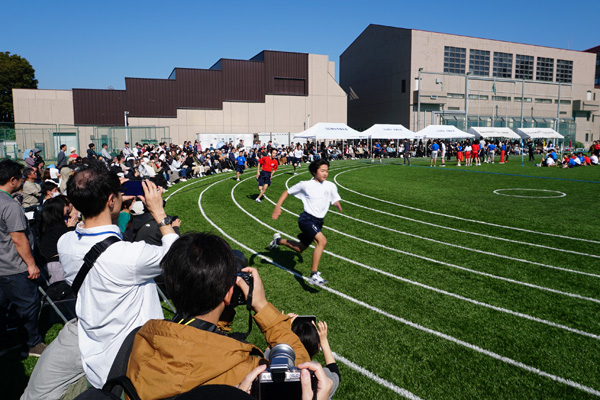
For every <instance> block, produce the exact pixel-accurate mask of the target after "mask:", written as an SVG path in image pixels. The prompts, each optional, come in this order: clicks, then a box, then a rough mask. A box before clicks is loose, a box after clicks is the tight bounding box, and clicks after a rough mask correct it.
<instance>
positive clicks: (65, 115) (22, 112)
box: [13, 89, 73, 124]
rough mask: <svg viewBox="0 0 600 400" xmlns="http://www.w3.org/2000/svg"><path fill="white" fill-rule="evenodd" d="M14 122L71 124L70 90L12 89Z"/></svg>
mask: <svg viewBox="0 0 600 400" xmlns="http://www.w3.org/2000/svg"><path fill="white" fill-rule="evenodd" d="M13 104H14V110H15V122H21V123H34V124H47V123H52V124H73V92H71V91H70V90H39V89H13Z"/></svg>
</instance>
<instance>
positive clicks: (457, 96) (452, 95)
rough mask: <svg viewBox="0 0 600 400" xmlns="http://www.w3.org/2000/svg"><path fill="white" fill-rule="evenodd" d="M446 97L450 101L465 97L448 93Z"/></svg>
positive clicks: (460, 94)
mask: <svg viewBox="0 0 600 400" xmlns="http://www.w3.org/2000/svg"><path fill="white" fill-rule="evenodd" d="M446 97H447V98H449V99H464V98H465V95H464V94H463V93H448V94H447V95H446Z"/></svg>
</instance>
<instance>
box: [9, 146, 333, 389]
mask: <svg viewBox="0 0 600 400" xmlns="http://www.w3.org/2000/svg"><path fill="white" fill-rule="evenodd" d="M300 148H302V151H303V153H304V152H305V153H304V154H303V156H302V161H304V160H306V161H309V160H311V159H314V158H316V157H323V156H325V157H330V156H331V155H330V154H329V153H328V152H327V149H326V148H325V149H324V152H317V151H316V147H315V146H314V145H305V146H300ZM273 149H277V148H276V147H275V146H273V145H272V144H271V143H269V144H267V145H265V146H262V145H260V144H258V143H257V144H255V145H253V146H250V147H246V146H244V144H243V141H240V143H239V144H237V145H235V146H234V145H233V144H232V143H229V144H227V145H223V146H221V147H220V148H213V146H210V147H209V148H208V149H202V148H201V146H200V145H199V143H197V142H196V143H193V144H192V142H185V143H184V144H183V145H181V146H175V145H169V144H167V143H160V144H158V145H149V144H143V145H141V144H138V143H136V144H135V145H134V146H133V147H130V146H129V143H127V142H125V145H124V147H123V148H122V150H121V151H120V152H119V154H116V155H111V154H110V153H109V152H108V150H107V146H106V145H103V146H102V149H101V150H100V152H97V150H96V148H95V146H94V145H93V144H90V145H89V146H88V149H87V152H86V155H85V157H81V156H79V155H77V154H76V150H75V149H70V150H71V151H70V154H69V155H67V147H66V146H64V145H63V146H61V151H60V153H59V155H58V158H57V162H56V164H55V165H52V166H50V167H49V168H45V166H44V164H45V163H44V160H42V159H41V157H40V156H39V152H34V151H32V152H31V154H28V157H26V158H25V162H26V166H27V167H26V168H23V165H22V164H20V163H17V162H14V161H11V160H5V161H2V162H0V164H1V165H0V189H1V190H2V192H1V193H0V211H2V213H1V215H2V217H1V218H2V220H1V221H0V235H1V236H2V240H1V241H0V242H1V243H3V246H4V248H3V249H2V250H3V251H4V252H5V254H7V255H8V256H7V257H3V258H2V260H1V261H0V300H1V301H0V307H1V308H0V314H1V315H2V320H1V321H0V334H2V333H5V332H6V321H5V319H4V317H5V316H6V315H9V314H11V313H13V314H15V316H14V320H15V321H17V324H18V325H19V328H20V334H19V338H18V340H21V341H22V344H21V345H20V346H22V347H21V348H20V349H21V350H22V354H23V356H27V355H30V356H36V357H40V359H39V361H38V363H37V364H36V367H35V369H34V370H33V373H32V374H31V377H30V380H29V384H28V386H27V388H26V390H25V392H24V393H23V395H22V397H21V398H22V399H23V400H26V399H40V398H43V399H59V398H63V396H65V394H67V395H69V396H70V395H72V394H77V393H80V392H82V391H84V390H85V389H86V388H87V387H88V386H90V387H92V388H95V389H101V388H102V387H103V386H104V385H105V384H106V382H107V381H108V380H109V379H110V378H115V377H116V376H114V373H115V371H116V373H117V375H119V372H120V375H122V376H118V377H119V378H120V379H124V377H127V378H128V379H130V380H131V382H133V385H134V388H135V390H137V391H138V392H139V394H140V395H142V398H161V396H163V395H164V397H171V396H175V395H177V394H180V393H185V392H188V391H190V390H192V389H194V388H195V387H197V386H199V385H227V386H233V387H236V388H238V389H241V391H240V393H242V394H243V393H244V392H245V393H250V392H251V391H252V390H254V389H251V387H252V386H253V385H252V382H253V381H254V380H255V379H254V378H256V377H257V376H259V375H261V374H262V373H263V372H264V370H265V365H267V364H268V362H267V360H268V358H265V355H264V354H263V351H264V350H265V349H259V348H257V347H256V346H254V345H252V344H249V343H246V342H245V341H243V340H239V339H238V337H237V336H235V335H229V333H230V331H231V325H232V316H233V315H235V311H233V305H231V301H232V300H231V299H232V295H233V291H234V288H236V289H239V290H241V292H242V293H243V297H244V299H245V300H246V302H248V303H249V306H248V309H249V310H252V312H253V313H254V316H253V318H254V321H255V323H256V324H257V325H258V327H259V328H260V330H261V331H262V332H263V333H264V335H265V339H266V342H267V344H268V346H269V348H272V347H273V346H275V345H277V344H284V343H285V344H287V345H289V346H291V348H292V349H293V352H294V353H295V362H293V363H292V365H291V367H293V366H294V365H295V366H296V367H297V368H299V371H301V372H302V373H301V381H302V382H301V383H302V385H301V387H302V391H303V392H304V393H305V395H306V394H307V393H309V392H310V393H313V392H314V395H315V398H318V399H327V398H330V396H331V395H333V392H335V389H336V388H337V385H339V371H338V369H337V366H336V365H335V361H334V360H333V356H332V353H331V350H330V349H329V344H328V342H327V328H326V325H325V324H324V323H323V322H319V324H318V325H313V326H309V327H306V326H305V327H304V330H305V331H308V332H309V334H308V335H306V334H305V335H304V336H307V337H308V336H311V335H312V340H313V342H314V338H315V337H316V338H320V339H317V341H318V342H319V343H320V344H321V347H322V349H323V352H324V357H325V361H326V363H327V367H326V368H325V369H323V367H322V366H320V365H318V364H317V363H311V362H310V359H311V358H312V356H314V353H315V351H314V349H313V348H311V349H310V350H307V348H306V347H305V346H309V341H307V340H308V339H306V338H305V337H304V336H302V335H299V334H296V333H295V331H294V330H292V320H293V318H294V316H288V315H285V314H282V313H281V312H279V311H278V310H277V309H276V308H275V307H274V306H273V305H272V304H271V303H269V302H268V301H267V300H266V295H265V289H264V287H263V285H262V282H261V279H260V276H259V274H258V271H256V269H254V268H249V267H246V268H244V269H243V270H242V271H244V272H245V273H247V274H249V275H251V276H252V278H253V279H252V281H253V284H252V285H250V286H249V285H248V284H247V283H246V281H244V280H242V279H240V278H239V277H238V272H239V271H238V269H239V266H238V264H239V263H238V261H236V259H235V257H234V255H233V252H232V249H231V248H230V247H229V245H228V244H227V243H226V242H225V241H224V240H223V239H221V238H220V237H218V236H215V235H211V234H197V233H188V234H186V235H183V236H181V237H180V235H179V225H180V223H181V221H180V220H179V218H178V217H177V216H169V215H167V214H166V213H165V211H164V201H163V199H162V193H163V192H164V191H166V190H168V188H169V187H170V186H171V185H172V184H173V183H176V182H179V181H185V180H186V179H191V178H194V177H200V176H204V175H210V174H218V173H221V172H224V171H228V170H233V169H234V168H235V165H236V162H237V161H238V158H239V157H244V153H247V154H248V158H247V164H246V165H245V166H248V167H250V166H252V165H257V160H258V158H259V157H261V156H263V155H264V154H267V153H268V151H269V150H273ZM34 150H35V149H34ZM277 150H278V153H279V152H281V157H282V158H287V157H286V153H284V152H285V151H287V149H283V148H279V149H277ZM36 153H37V154H36ZM296 155H298V153H296ZM244 158H245V157H244ZM29 159H31V160H29ZM51 170H52V171H51ZM132 181H140V182H141V187H142V191H143V193H141V194H136V195H125V194H124V193H123V190H124V188H125V185H126V182H129V183H131V182H132ZM209 278H210V279H209ZM157 281H159V282H163V281H164V284H165V287H166V292H167V294H168V297H169V298H170V299H171V300H172V301H173V303H174V305H175V307H176V309H177V313H176V315H175V317H174V318H173V319H169V320H166V319H165V318H164V314H163V309H162V306H161V303H160V301H159V296H158V290H157V285H156V282H157ZM54 285H62V286H60V287H61V288H62V287H65V286H66V287H68V288H70V290H71V291H72V292H73V294H70V293H71V292H68V293H67V295H66V297H64V298H63V299H64V300H69V299H72V302H71V306H72V309H73V313H74V315H76V317H75V318H73V319H71V320H69V321H68V322H67V323H66V324H65V326H64V327H63V329H62V330H61V331H60V333H59V335H58V337H57V338H56V339H55V340H54V341H52V343H50V344H49V345H48V346H46V344H44V342H43V340H42V337H41V335H40V334H39V326H38V324H39V321H38V318H39V314H40V313H39V311H40V306H41V304H42V302H41V296H40V291H39V290H38V288H39V287H43V288H44V289H46V290H48V289H49V288H51V287H52V286H54ZM49 292H50V291H48V293H49ZM75 295H76V297H75ZM48 300H50V301H51V299H48ZM8 305H10V306H8ZM159 328H160V329H159ZM311 329H312V331H311ZM150 336H152V338H151V337H150ZM161 337H162V339H161ZM13 340H14V338H13ZM9 342H10V338H7V337H6V335H2V342H1V344H2V346H3V347H6V345H7V344H8V343H9ZM156 343H163V344H164V346H166V345H167V343H168V344H169V346H173V347H170V348H167V347H164V346H163V345H162V344H161V345H160V346H158V347H157V348H153V346H155V344H156ZM194 343H195V344H194ZM210 343H213V344H219V343H221V344H224V345H225V346H226V347H227V348H229V350H227V351H223V352H217V351H216V350H215V348H214V347H212V346H211V345H210ZM13 344H14V343H13ZM313 344H314V343H313ZM148 346H150V347H148ZM187 346H191V347H189V348H188V347H187ZM313 347H314V346H313ZM267 350H268V349H267ZM161 351H165V352H166V354H169V357H167V358H171V357H172V358H171V359H172V363H171V364H170V365H168V366H166V365H164V366H162V367H165V368H166V369H165V371H169V372H168V373H166V374H165V373H161V374H160V375H161V376H160V377H159V378H157V377H155V376H154V375H153V374H154V372H153V371H154V369H153V368H152V367H150V368H149V366H150V365H152V363H156V362H158V363H159V364H160V363H161V362H164V358H162V357H158V359H157V358H153V357H152V356H149V353H148V352H151V353H154V354H160V352H161ZM123 352H125V353H123ZM156 352H158V353H156ZM122 354H126V357H125V359H124V360H123V358H122ZM190 354H196V355H197V357H191V358H190ZM268 354H269V353H268V351H267V357H268ZM120 357H121V358H120ZM207 357H208V358H207ZM207 360H210V363H207ZM211 363H212V365H214V367H210V368H209V367H208V365H209V364H211ZM162 367H161V368H162ZM308 372H311V373H312V378H311V374H308ZM111 373H112V375H111ZM181 377H185V384H175V385H174V384H172V382H177V381H180V378H181ZM155 378H157V379H155ZM150 382H152V384H150ZM180 382H181V381H180ZM215 387H218V386H215ZM85 393H86V394H87V395H89V393H91V391H87V392H85ZM219 393H221V392H219ZM222 393H225V392H222ZM228 393H229V392H228ZM73 397H74V396H73ZM73 397H71V398H73ZM307 398H308V397H307ZM310 398H312V396H310Z"/></svg>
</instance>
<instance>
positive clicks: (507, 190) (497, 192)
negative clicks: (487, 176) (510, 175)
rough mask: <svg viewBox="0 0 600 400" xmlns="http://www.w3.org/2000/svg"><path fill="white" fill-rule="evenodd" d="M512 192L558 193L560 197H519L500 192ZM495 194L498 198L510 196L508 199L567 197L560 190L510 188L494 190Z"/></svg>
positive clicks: (553, 197) (555, 197) (554, 197)
mask: <svg viewBox="0 0 600 400" xmlns="http://www.w3.org/2000/svg"><path fill="white" fill-rule="evenodd" d="M511 190H527V191H532V192H549V193H558V194H559V195H558V196H519V195H516V194H505V193H500V192H510V191H511ZM494 194H497V195H498V196H508V197H522V198H525V199H559V198H561V197H565V196H566V195H567V194H566V193H563V192H559V191H558V190H546V189H519V188H510V189H496V190H494Z"/></svg>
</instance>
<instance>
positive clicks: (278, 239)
mask: <svg viewBox="0 0 600 400" xmlns="http://www.w3.org/2000/svg"><path fill="white" fill-rule="evenodd" d="M279 242H281V234H280V233H279V232H275V233H274V234H273V240H271V243H269V250H273V249H276V248H278V247H279Z"/></svg>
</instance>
